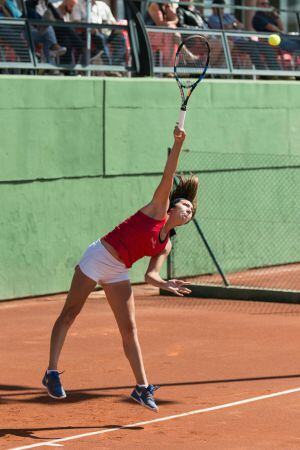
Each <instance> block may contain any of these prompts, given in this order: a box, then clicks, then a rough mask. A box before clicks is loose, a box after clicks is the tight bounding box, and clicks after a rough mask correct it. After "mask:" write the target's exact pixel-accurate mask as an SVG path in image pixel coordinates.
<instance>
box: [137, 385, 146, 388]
mask: <svg viewBox="0 0 300 450" xmlns="http://www.w3.org/2000/svg"><path fill="white" fill-rule="evenodd" d="M137 387H138V388H139V389H146V387H147V385H146V384H137Z"/></svg>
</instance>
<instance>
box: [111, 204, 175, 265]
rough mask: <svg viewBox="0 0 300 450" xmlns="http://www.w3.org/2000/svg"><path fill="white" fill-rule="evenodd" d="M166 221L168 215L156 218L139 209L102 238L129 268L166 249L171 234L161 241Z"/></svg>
mask: <svg viewBox="0 0 300 450" xmlns="http://www.w3.org/2000/svg"><path fill="white" fill-rule="evenodd" d="M166 221H167V217H165V218H164V219H162V220H156V219H152V218H151V217H149V216H147V215H146V214H144V213H142V212H141V211H138V212H137V213H135V214H134V215H133V216H131V217H129V218H128V219H126V220H124V222H122V223H121V224H120V225H118V226H117V227H116V228H115V229H114V230H113V231H111V232H110V233H108V234H106V235H105V236H103V238H102V239H104V240H105V241H106V242H108V243H109V244H110V245H111V246H112V247H114V249H115V250H116V251H117V252H118V255H119V256H120V258H121V259H122V261H123V262H124V264H125V266H126V267H128V268H129V267H131V266H132V264H133V263H134V262H135V261H137V260H138V259H140V258H143V257H144V256H156V255H158V254H159V253H161V252H162V251H163V250H164V248H165V247H166V245H167V242H168V238H169V235H167V237H166V238H165V239H164V241H161V240H160V237H159V234H160V230H161V229H162V228H163V226H164V224H165V223H166Z"/></svg>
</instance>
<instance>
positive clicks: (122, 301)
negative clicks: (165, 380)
mask: <svg viewBox="0 0 300 450" xmlns="http://www.w3.org/2000/svg"><path fill="white" fill-rule="evenodd" d="M102 286H103V289H104V292H105V295H106V298H107V300H108V303H109V305H110V307H111V309H112V311H113V313H114V316H115V319H116V322H117V324H118V327H119V330H120V333H121V337H122V342H123V348H124V353H125V355H126V357H127V359H128V361H129V363H130V366H131V368H132V371H133V373H134V376H135V379H136V383H137V385H140V386H141V387H140V388H139V386H136V388H135V389H134V391H133V392H132V395H131V396H132V398H133V399H134V400H136V401H138V402H139V403H140V404H142V405H143V406H146V407H148V408H150V409H151V410H154V411H157V406H156V404H155V401H154V398H153V392H154V390H155V388H156V387H154V386H153V385H148V380H147V377H146V373H145V368H144V363H143V357H142V352H141V348H140V344H139V340H138V334H137V327H136V321H135V305H134V297H133V292H132V288H131V284H130V281H128V280H126V281H121V282H119V283H109V284H103V285H102Z"/></svg>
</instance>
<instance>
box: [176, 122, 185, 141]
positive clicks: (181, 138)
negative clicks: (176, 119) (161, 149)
mask: <svg viewBox="0 0 300 450" xmlns="http://www.w3.org/2000/svg"><path fill="white" fill-rule="evenodd" d="M185 137H186V134H185V131H184V130H180V129H179V128H178V127H177V126H176V127H175V129H174V139H175V141H176V142H179V143H180V144H182V143H183V141H184V140H185Z"/></svg>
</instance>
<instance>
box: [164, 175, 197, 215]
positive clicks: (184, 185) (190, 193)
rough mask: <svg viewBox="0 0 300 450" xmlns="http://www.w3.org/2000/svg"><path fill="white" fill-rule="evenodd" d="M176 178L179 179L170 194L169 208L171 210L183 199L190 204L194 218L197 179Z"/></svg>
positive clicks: (178, 176) (180, 176) (192, 177)
mask: <svg viewBox="0 0 300 450" xmlns="http://www.w3.org/2000/svg"><path fill="white" fill-rule="evenodd" d="M177 178H179V183H176V185H175V188H174V189H173V191H172V192H171V194H170V208H173V207H174V206H175V204H176V203H177V201H179V200H180V199H183V198H184V199H185V200H189V201H190V202H191V203H192V205H193V215H192V217H194V215H195V214H196V210H197V191H198V177H196V176H195V175H191V176H190V177H184V176H183V175H177ZM176 200H177V201H176Z"/></svg>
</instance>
